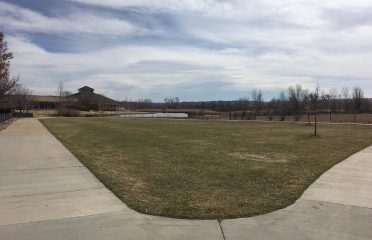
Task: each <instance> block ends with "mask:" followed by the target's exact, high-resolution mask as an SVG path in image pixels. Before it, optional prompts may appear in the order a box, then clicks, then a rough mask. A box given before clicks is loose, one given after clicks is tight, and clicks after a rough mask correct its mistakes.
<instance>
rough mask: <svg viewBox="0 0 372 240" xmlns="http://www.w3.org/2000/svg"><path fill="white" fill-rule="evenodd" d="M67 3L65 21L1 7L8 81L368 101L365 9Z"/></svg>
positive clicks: (194, 2)
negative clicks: (351, 95)
mask: <svg viewBox="0 0 372 240" xmlns="http://www.w3.org/2000/svg"><path fill="white" fill-rule="evenodd" d="M15 1H16V2H17V1H18V0H15ZM69 3H70V4H76V5H74V8H73V10H72V11H69V13H68V14H66V15H61V14H58V15H53V14H48V15H46V14H43V13H41V12H39V11H38V10H37V8H36V9H30V8H25V7H23V6H22V4H18V5H15V4H12V3H5V2H0V20H1V21H0V26H1V27H2V28H4V29H6V31H8V32H9V34H8V38H7V40H8V42H9V46H10V48H11V49H12V51H14V53H15V56H16V57H15V59H14V62H13V72H14V73H15V74H16V73H19V74H21V75H22V76H23V78H24V81H25V82H26V83H27V85H28V86H29V87H31V88H32V89H33V90H34V92H36V93H37V92H40V93H48V92H54V88H55V86H56V84H57V82H58V81H64V82H65V83H66V86H67V87H69V88H71V89H75V88H78V87H80V86H81V85H92V87H94V88H97V89H99V91H100V92H102V93H105V94H106V95H110V96H113V97H115V98H121V99H124V98H131V99H135V98H145V97H146V98H153V99H154V100H162V99H163V98H164V97H168V96H170V95H175V94H177V95H178V96H180V97H181V98H183V99H187V100H192V99H196V100H197V99H204V100H206V99H232V98H239V97H241V96H244V95H248V94H249V91H250V89H252V88H263V89H264V90H265V91H267V92H269V93H270V94H272V93H275V92H279V91H280V90H282V89H283V88H285V87H287V86H288V85H293V84H302V85H303V86H305V87H309V88H311V87H313V86H314V84H315V82H316V81H319V83H320V84H321V86H322V87H324V88H332V87H341V86H349V87H353V86H355V85H359V86H361V87H362V88H364V89H365V90H366V91H367V94H369V95H372V83H371V81H370V77H371V76H372V68H371V67H370V66H371V64H372V62H371V61H372V60H371V59H372V42H371V41H370V39H371V37H372V18H371V17H370V14H369V11H367V10H366V9H372V2H370V1H362V0H356V1H344V0H340V1H312V2H308V1H305V0H299V1H292V0H285V1H280V2H278V1H273V0H261V1H242V0H231V1H223V0H181V1H175V0H166V1H160V0H159V1H157V0H155V1H146V0H140V1H131V0H128V1H116V0H108V1H98V0H97V1H96V0H89V1H87V0H70V1H69ZM5 22H6V23H7V24H4V23H5ZM35 34H36V35H35ZM38 34H48V39H50V38H51V39H53V38H55V39H56V40H58V42H59V43H61V42H62V41H61V39H62V38H63V39H66V41H70V42H69V46H70V45H75V48H76V49H77V51H71V49H68V48H67V47H66V49H64V48H63V46H61V49H60V51H58V52H53V51H50V50H48V47H49V46H47V45H48V44H50V42H48V44H46V43H45V42H46V40H45V36H43V35H38ZM69 35H74V36H75V37H74V38H69ZM56 42H57V41H56ZM77 42H78V43H77ZM62 43H63V42H62ZM66 45H67V44H66ZM81 46H85V47H81ZM79 48H81V49H80V50H81V51H79ZM270 96H272V95H269V96H266V97H270Z"/></svg>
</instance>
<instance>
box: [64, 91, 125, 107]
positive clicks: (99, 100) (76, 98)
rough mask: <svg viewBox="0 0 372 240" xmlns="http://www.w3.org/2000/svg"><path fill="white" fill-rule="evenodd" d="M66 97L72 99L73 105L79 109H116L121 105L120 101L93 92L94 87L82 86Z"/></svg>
mask: <svg viewBox="0 0 372 240" xmlns="http://www.w3.org/2000/svg"><path fill="white" fill-rule="evenodd" d="M66 98H70V99H72V100H73V102H74V103H73V105H74V106H75V107H76V108H79V109H81V110H100V111H116V110H119V109H120V108H121V107H122V104H121V102H119V101H116V100H113V99H111V98H108V97H105V96H104V95H101V94H97V93H94V89H93V88H91V87H88V86H84V87H82V88H79V89H78V93H75V94H72V95H70V96H68V97H66Z"/></svg>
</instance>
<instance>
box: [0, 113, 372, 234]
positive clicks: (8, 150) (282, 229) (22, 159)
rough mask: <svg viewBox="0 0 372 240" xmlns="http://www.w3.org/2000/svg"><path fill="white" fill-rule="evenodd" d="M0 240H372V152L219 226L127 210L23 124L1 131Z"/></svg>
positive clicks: (52, 142) (30, 124)
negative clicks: (272, 205) (283, 202)
mask: <svg viewBox="0 0 372 240" xmlns="http://www.w3.org/2000/svg"><path fill="white" fill-rule="evenodd" d="M0 239H15V240H23V239H35V240H36V239H37V240H42V239H56V240H59V239H61V240H62V239H66V240H70V239H93V240H94V239H97V240H98V239H105V240H106V239H107V240H111V239H136V240H137V239H138V240H141V239H177V240H182V239H196V240H197V239H207V240H208V239H213V240H222V239H228V240H235V239H236V240H237V239H257V240H265V239H283V240H284V239H285V240H288V239H304V240H306V239H314V240H315V239H317V240H321V239H327V240H332V239H335V240H336V239H337V240H342V239H359V240H361V239H372V147H370V148H367V149H365V150H363V151H361V152H359V153H357V154H355V155H353V156H351V157H350V158H348V159H347V160H345V161H344V162H342V163H340V164H338V165H337V166H335V167H334V168H332V169H331V170H330V171H328V172H326V173H325V174H324V175H323V176H322V177H321V178H320V179H318V180H317V181H316V182H315V183H314V184H313V185H312V186H311V187H310V188H309V189H308V190H307V191H306V192H305V193H304V194H303V196H302V197H301V198H300V199H299V200H298V201H297V202H296V203H295V204H293V205H292V206H289V207H287V208H285V209H283V210H279V211H276V212H274V213H270V214H266V215H262V216H258V217H252V218H243V219H233V220H224V221H222V223H221V225H220V224H219V223H218V222H217V221H196V220H177V219H169V218H162V217H154V216H147V215H143V214H139V213H137V212H135V211H133V210H131V209H129V208H128V207H127V206H126V205H125V204H123V203H122V202H121V201H120V200H119V199H117V198H116V197H115V196H114V195H113V194H112V193H111V192H110V191H109V190H107V189H106V188H105V187H104V186H103V185H102V184H101V183H100V182H99V181H98V180H97V179H96V178H95V177H94V176H93V175H92V174H91V173H90V172H89V171H88V170H87V169H86V168H85V167H84V166H83V165H82V164H81V163H80V162H79V161H78V160H77V159H76V158H75V157H74V156H73V155H72V154H71V153H70V152H69V151H68V150H67V149H66V148H65V147H64V146H63V145H62V144H61V143H60V142H59V141H58V140H56V139H55V138H54V137H53V136H52V135H51V134H50V133H49V132H48V131H47V130H46V129H45V128H44V127H43V126H42V124H41V123H40V122H39V121H37V120H36V119H21V120H18V121H17V122H15V123H14V124H12V125H11V126H10V127H8V128H7V129H6V130H4V131H1V132H0Z"/></svg>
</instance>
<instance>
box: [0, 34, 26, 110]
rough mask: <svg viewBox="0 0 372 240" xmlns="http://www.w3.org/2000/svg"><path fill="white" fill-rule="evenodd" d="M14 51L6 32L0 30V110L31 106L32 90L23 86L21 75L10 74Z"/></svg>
mask: <svg viewBox="0 0 372 240" xmlns="http://www.w3.org/2000/svg"><path fill="white" fill-rule="evenodd" d="M11 59H13V53H12V52H10V51H9V49H8V46H7V43H6V41H5V39H4V34H3V33H2V32H0V111H1V112H3V111H10V109H11V108H17V109H19V110H20V111H22V110H23V109H28V108H29V103H30V96H31V94H32V92H31V91H30V90H29V89H28V88H26V87H24V86H22V84H21V82H20V77H19V76H11V75H10V61H11Z"/></svg>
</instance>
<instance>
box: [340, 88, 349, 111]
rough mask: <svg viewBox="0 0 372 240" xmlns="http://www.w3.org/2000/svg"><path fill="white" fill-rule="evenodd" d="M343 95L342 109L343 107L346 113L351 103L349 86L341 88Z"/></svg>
mask: <svg viewBox="0 0 372 240" xmlns="http://www.w3.org/2000/svg"><path fill="white" fill-rule="evenodd" d="M341 96H342V109H343V112H344V113H346V112H348V110H349V105H350V93H349V88H347V87H343V88H342V90H341Z"/></svg>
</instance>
